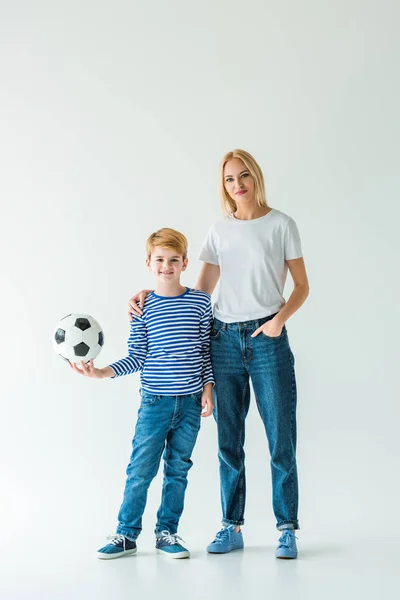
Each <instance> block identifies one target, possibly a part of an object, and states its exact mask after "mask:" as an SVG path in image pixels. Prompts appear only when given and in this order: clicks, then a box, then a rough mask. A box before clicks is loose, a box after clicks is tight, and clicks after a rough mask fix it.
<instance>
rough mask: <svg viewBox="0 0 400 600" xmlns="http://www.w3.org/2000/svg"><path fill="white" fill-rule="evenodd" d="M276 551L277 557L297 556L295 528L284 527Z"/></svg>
mask: <svg viewBox="0 0 400 600" xmlns="http://www.w3.org/2000/svg"><path fill="white" fill-rule="evenodd" d="M278 541H279V546H278V547H277V549H276V551H275V556H276V558H297V546H296V536H295V534H294V531H293V529H283V531H282V535H281V537H280V538H279V540H278Z"/></svg>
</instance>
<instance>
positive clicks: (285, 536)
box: [279, 531, 298, 548]
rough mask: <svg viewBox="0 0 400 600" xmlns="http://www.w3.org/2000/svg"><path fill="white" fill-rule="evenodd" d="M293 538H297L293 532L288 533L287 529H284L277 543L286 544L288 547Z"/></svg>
mask: <svg viewBox="0 0 400 600" xmlns="http://www.w3.org/2000/svg"><path fill="white" fill-rule="evenodd" d="M293 538H296V540H297V539H298V537H297V536H296V535H295V534H294V533H290V532H289V531H284V532H283V533H282V535H281V537H280V538H279V543H280V545H281V546H287V547H288V548H290V546H291V545H292V542H293Z"/></svg>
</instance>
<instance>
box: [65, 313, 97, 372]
mask: <svg viewBox="0 0 400 600" xmlns="http://www.w3.org/2000/svg"><path fill="white" fill-rule="evenodd" d="M103 344H104V334H103V330H102V328H101V327H100V325H99V324H98V322H97V321H96V319H93V317H91V316H90V315H86V314H83V313H72V314H70V315H67V316H66V317H64V318H63V319H61V321H59V322H58V323H57V327H56V329H55V331H54V334H53V346H54V350H55V351H56V352H57V354H58V355H59V356H60V357H61V358H62V359H63V360H66V361H67V362H76V363H79V362H81V360H83V361H84V362H88V361H89V360H90V359H91V358H96V356H97V355H98V354H99V352H100V350H101V348H102V346H103Z"/></svg>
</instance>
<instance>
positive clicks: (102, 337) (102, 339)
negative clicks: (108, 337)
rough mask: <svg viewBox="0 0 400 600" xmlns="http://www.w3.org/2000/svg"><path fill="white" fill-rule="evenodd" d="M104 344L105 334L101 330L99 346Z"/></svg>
mask: <svg viewBox="0 0 400 600" xmlns="http://www.w3.org/2000/svg"><path fill="white" fill-rule="evenodd" d="M103 344H104V334H103V332H102V331H99V346H102V345H103Z"/></svg>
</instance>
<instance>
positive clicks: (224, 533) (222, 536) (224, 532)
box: [213, 527, 232, 544]
mask: <svg viewBox="0 0 400 600" xmlns="http://www.w3.org/2000/svg"><path fill="white" fill-rule="evenodd" d="M231 531H232V530H231V529H230V528H229V527H224V528H223V529H221V530H220V531H218V533H217V535H216V536H215V540H214V541H213V544H215V543H217V544H222V543H223V542H225V541H226V540H227V539H228V540H229V539H230V537H231Z"/></svg>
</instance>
